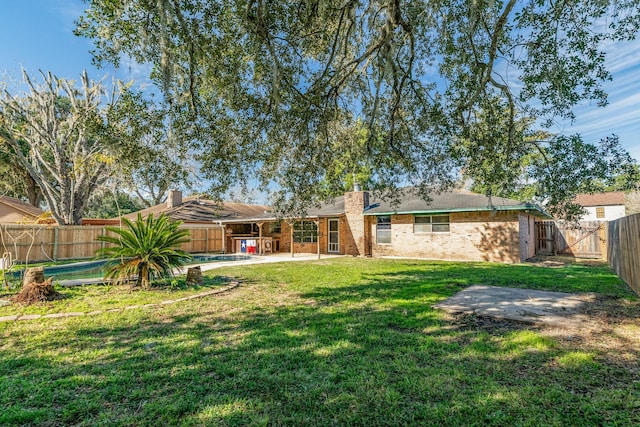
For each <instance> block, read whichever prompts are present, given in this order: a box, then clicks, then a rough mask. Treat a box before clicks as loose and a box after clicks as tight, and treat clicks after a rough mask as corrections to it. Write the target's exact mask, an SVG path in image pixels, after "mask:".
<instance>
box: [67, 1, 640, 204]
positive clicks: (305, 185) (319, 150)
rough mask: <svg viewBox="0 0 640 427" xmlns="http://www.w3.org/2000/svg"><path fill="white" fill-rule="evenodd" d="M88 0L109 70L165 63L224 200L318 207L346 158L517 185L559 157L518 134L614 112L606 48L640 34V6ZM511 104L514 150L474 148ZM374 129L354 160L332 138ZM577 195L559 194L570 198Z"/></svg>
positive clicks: (405, 179)
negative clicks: (252, 180) (265, 190)
mask: <svg viewBox="0 0 640 427" xmlns="http://www.w3.org/2000/svg"><path fill="white" fill-rule="evenodd" d="M86 1H87V3H88V10H87V11H86V13H85V15H84V16H83V17H81V19H80V20H79V21H78V27H77V33H78V34H81V35H84V36H86V37H89V38H91V39H92V40H93V41H94V42H95V46H96V49H95V51H94V54H95V58H96V60H97V62H98V63H104V62H110V63H114V64H116V65H118V64H119V63H120V61H121V60H122V59H123V58H131V59H133V60H134V61H137V62H139V63H148V64H151V65H152V69H153V71H152V75H151V77H152V78H154V79H155V81H156V82H157V84H158V86H159V87H160V88H161V89H162V91H163V93H164V94H165V97H166V100H167V102H168V104H169V105H170V106H171V120H172V126H173V129H174V130H175V132H177V133H178V134H179V135H180V140H181V141H185V142H187V141H188V142H191V143H192V144H193V146H192V147H195V148H199V149H201V152H202V162H203V166H204V168H205V172H207V173H208V175H209V177H210V178H211V179H212V180H213V183H214V188H213V190H214V191H215V190H219V191H223V190H224V189H226V188H228V187H229V186H230V185H232V184H233V183H234V182H236V181H237V180H243V179H245V178H246V177H247V176H248V175H251V176H253V175H257V176H259V178H260V179H261V181H262V183H263V184H265V185H268V184H270V183H274V182H275V183H277V184H278V185H279V187H280V188H281V189H282V191H283V192H284V193H285V194H287V195H294V194H295V195H296V199H297V200H302V201H310V200H312V199H313V197H314V195H315V194H316V193H317V189H318V188H319V187H321V186H319V184H323V186H325V187H326V185H327V184H329V185H330V186H331V184H330V183H331V182H336V183H337V182H342V181H343V180H344V176H338V175H339V174H336V173H334V172H335V171H336V170H340V168H335V167H334V165H335V164H336V159H338V161H340V162H344V163H347V164H350V163H352V164H358V165H359V167H364V168H367V169H370V170H372V171H373V175H372V179H373V180H374V182H375V183H376V185H377V186H378V187H380V188H389V187H391V188H393V187H394V186H398V185H406V184H417V185H422V186H425V187H431V186H440V187H446V186H448V185H451V184H452V183H453V182H454V181H455V180H456V179H458V175H459V174H458V172H459V171H460V170H465V171H466V172H471V174H472V175H474V174H475V175H477V176H483V177H484V178H485V179H487V180H488V181H489V182H498V183H500V184H501V185H504V186H509V185H513V184H515V183H516V182H517V181H518V180H519V179H520V177H519V174H518V173H516V172H517V171H515V172H514V171H513V170H511V169H512V168H513V166H514V165H516V166H517V165H519V164H520V162H521V160H522V159H523V157H525V156H528V155H529V153H530V152H531V151H532V150H539V149H540V148H543V147H542V145H541V143H538V142H537V141H536V140H535V139H532V138H527V137H526V135H525V133H523V132H520V131H518V123H520V122H521V121H522V120H523V119H525V118H526V119H532V120H534V121H535V123H543V124H545V123H547V124H548V123H550V121H551V120H553V119H555V118H558V117H560V118H563V119H571V118H572V117H573V116H572V114H573V113H572V108H573V107H574V106H575V105H577V104H579V103H580V102H583V101H592V102H596V103H598V104H600V105H605V104H606V102H607V100H606V93H605V92H604V91H603V88H602V82H603V81H604V80H606V79H609V78H610V77H611V76H610V73H609V72H608V71H607V70H606V68H605V66H604V64H605V52H604V51H603V49H605V47H606V45H607V43H609V42H611V41H615V40H621V39H632V38H634V37H635V36H636V33H637V31H638V26H639V22H640V13H639V12H640V11H639V8H640V5H639V3H638V2H637V1H635V0H610V1H607V0H587V1H553V2H552V1H545V0H527V1H522V2H516V1H515V0H506V1H496V0H479V1H466V0H464V1H463V0H443V1H427V0H422V1H420V0H418V1H415V0H411V1H402V0H370V1H357V0H307V1H300V2H290V1H277V0H273V1H267V0H235V1H227V0H86ZM496 109H500V110H501V112H500V116H501V118H500V120H494V121H493V122H490V123H489V125H490V126H492V132H494V133H496V134H500V135H501V137H500V143H499V144H498V143H495V142H494V141H490V142H489V143H487V140H486V139H483V138H480V139H473V136H474V131H473V128H474V127H475V126H477V124H478V123H480V122H482V121H483V120H486V119H487V118H491V117H492V115H491V113H490V111H492V110H496ZM504 117H506V120H504ZM358 120H361V121H362V122H363V123H364V124H365V125H366V127H367V135H368V140H367V143H366V144H365V145H364V147H363V149H362V150H358V152H357V153H356V154H357V156H358V158H357V159H346V160H345V159H344V156H345V155H344V153H345V152H349V149H348V148H349V147H341V146H340V144H339V143H336V141H335V138H333V137H332V132H333V130H334V129H336V128H341V127H349V126H353V124H354V123H355V122H356V121H358ZM572 141H573V139H572V138H558V139H556V140H555V142H554V145H553V147H554V148H553V150H549V149H544V148H543V149H544V150H546V151H547V152H551V151H553V152H557V153H562V155H568V156H569V158H570V159H572V161H573V162H574V166H575V168H576V169H581V168H582V166H583V165H582V162H588V161H589V159H588V158H586V157H585V156H583V155H581V153H580V152H579V151H580V150H577V151H576V150H574V149H572ZM608 141H610V140H607V141H605V143H604V144H602V146H603V147H605V148H607V147H609V148H612V149H613V151H614V152H616V151H617V150H618V149H619V146H612V145H611V144H610V143H609V142H608ZM545 144H547V143H545ZM479 152H482V153H483V156H485V158H491V157H492V155H493V153H495V154H496V156H495V158H496V159H497V161H500V162H503V163H502V165H501V168H493V169H491V168H486V167H485V166H486V163H485V162H482V161H477V158H476V156H477V155H478V153H479ZM586 152H589V150H586ZM609 154H611V153H604V155H606V156H608V155H609ZM613 154H614V155H615V153H613ZM474 168H484V169H483V170H477V171H474ZM340 173H344V171H342V170H340ZM606 173H609V172H608V171H605V174H606ZM571 178H574V177H571ZM585 178H589V179H591V177H585ZM553 179H554V180H556V181H562V180H563V179H565V177H563V176H562V175H554V176H553ZM335 186H336V187H337V186H338V185H337V184H336V185H335ZM487 188H489V187H487ZM541 188H542V187H541ZM566 188H567V187H566V186H563V185H562V184H557V185H548V186H545V187H544V191H547V192H556V194H554V195H553V197H551V198H550V199H553V200H560V199H568V198H570V197H572V195H571V194H561V193H562V192H563V191H564V190H563V189H566ZM539 196H541V197H547V198H549V197H548V196H549V194H541V195H539Z"/></svg>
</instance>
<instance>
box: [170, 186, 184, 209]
mask: <svg viewBox="0 0 640 427" xmlns="http://www.w3.org/2000/svg"><path fill="white" fill-rule="evenodd" d="M181 204H182V191H180V190H175V189H174V190H169V193H168V194H167V208H168V209H171V208H175V207H176V206H180V205H181Z"/></svg>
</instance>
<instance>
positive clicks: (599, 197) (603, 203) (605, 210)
mask: <svg viewBox="0 0 640 427" xmlns="http://www.w3.org/2000/svg"><path fill="white" fill-rule="evenodd" d="M575 202H576V203H578V204H579V205H582V206H583V207H584V208H585V210H586V211H587V213H586V214H585V215H584V216H583V217H582V218H581V220H582V221H611V220H614V219H618V218H620V217H623V216H625V215H626V214H625V204H624V192H622V191H612V192H609V193H597V194H578V196H576V199H575Z"/></svg>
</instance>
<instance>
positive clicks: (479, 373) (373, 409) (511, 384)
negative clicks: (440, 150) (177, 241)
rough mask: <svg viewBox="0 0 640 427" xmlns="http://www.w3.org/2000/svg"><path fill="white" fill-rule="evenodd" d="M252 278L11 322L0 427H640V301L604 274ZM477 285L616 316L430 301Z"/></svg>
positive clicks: (273, 274)
mask: <svg viewBox="0 0 640 427" xmlns="http://www.w3.org/2000/svg"><path fill="white" fill-rule="evenodd" d="M215 275H225V276H228V277H237V278H240V279H241V280H242V285H241V286H240V287H239V288H236V289H234V290H232V291H229V292H227V293H224V294H221V295H218V296H213V297H208V298H204V299H198V300H190V301H185V302H181V303H178V304H173V305H168V306H164V307H156V308H152V309H151V308H150V309H138V310H127V311H124V312H121V313H106V314H103V315H96V316H87V317H79V318H69V319H61V320H49V321H44V320H37V321H25V322H12V323H3V324H0V425H2V426H5V425H6V426H14V425H29V426H31V425H45V426H55V425H86V426H94V425H109V426H111V425H135V426H146V425H148V426H157V425H318V426H327V425H367V426H372V425H373V426H375V425H460V426H472V425H478V426H485V425H497V426H520V425H522V426H524V425H531V426H539V425H585V426H592V425H629V426H631V425H638V424H639V423H640V373H639V370H638V362H639V361H638V355H639V354H640V321H638V317H639V316H640V305H639V304H640V303H639V302H638V300H637V299H636V298H635V297H634V296H633V294H632V293H631V292H630V291H629V290H628V288H627V287H626V286H625V285H624V284H622V283H621V282H620V281H619V280H618V279H617V278H616V276H615V275H613V274H612V273H611V272H610V270H609V269H608V268H606V267H603V266H600V267H593V266H591V267H589V266H584V265H578V264H574V265H570V266H567V267H563V268H543V267H535V266H531V265H497V264H484V263H445V262H421V261H404V260H372V259H350V258H340V259H333V260H324V261H316V262H296V263H281V264H270V265H260V266H253V267H248V266H239V267H233V268H226V269H224V270H215ZM472 284H488V285H497V286H518V287H530V288H537V289H547V290H561V291H568V292H582V291H595V292H601V293H604V294H607V295H609V296H610V297H609V298H607V300H608V301H610V304H611V307H612V308H613V307H615V308H616V310H615V312H616V313H617V314H616V316H609V315H607V314H606V313H604V312H602V313H599V314H598V316H599V317H602V319H601V320H602V321H603V322H604V323H603V325H604V327H596V326H594V327H593V328H589V329H588V330H567V331H558V330H548V329H538V328H534V327H530V326H524V325H518V324H510V323H506V322H490V321H487V320H486V319H474V318H470V317H468V316H467V317H462V318H456V317H451V316H447V315H445V314H444V313H441V312H439V311H437V310H434V309H432V308H431V305H432V304H433V303H435V302H437V301H440V300H442V299H443V298H446V297H447V296H450V295H453V294H454V293H456V292H457V291H458V290H460V289H463V288H464V287H467V286H469V285H472Z"/></svg>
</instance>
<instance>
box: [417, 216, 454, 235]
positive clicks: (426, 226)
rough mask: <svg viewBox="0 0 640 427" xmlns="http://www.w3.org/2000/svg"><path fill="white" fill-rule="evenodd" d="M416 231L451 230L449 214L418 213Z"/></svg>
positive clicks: (439, 231) (440, 231)
mask: <svg viewBox="0 0 640 427" xmlns="http://www.w3.org/2000/svg"><path fill="white" fill-rule="evenodd" d="M414 218H415V219H414V222H413V232H414V233H443V232H448V231H449V215H416V216H415V217H414Z"/></svg>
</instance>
